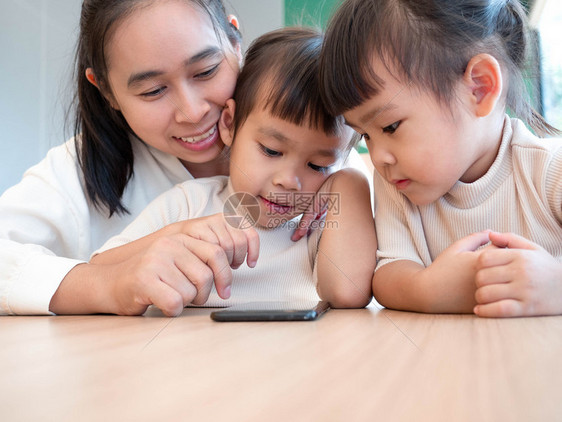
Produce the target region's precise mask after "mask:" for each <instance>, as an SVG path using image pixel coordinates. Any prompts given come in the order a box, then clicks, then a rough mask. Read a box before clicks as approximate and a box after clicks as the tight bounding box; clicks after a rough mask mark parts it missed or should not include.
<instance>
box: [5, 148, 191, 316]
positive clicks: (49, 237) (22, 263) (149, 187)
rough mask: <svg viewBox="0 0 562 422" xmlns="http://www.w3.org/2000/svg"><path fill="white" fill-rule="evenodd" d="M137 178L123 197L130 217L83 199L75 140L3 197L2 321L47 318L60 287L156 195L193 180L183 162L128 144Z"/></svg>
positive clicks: (153, 150) (154, 150) (31, 169)
mask: <svg viewBox="0 0 562 422" xmlns="http://www.w3.org/2000/svg"><path fill="white" fill-rule="evenodd" d="M131 142H132V145H133V152H134V157H135V162H134V176H133V178H132V179H131V181H130V182H129V184H128V185H127V188H126V189H125V192H124V195H123V204H124V206H125V207H126V208H127V209H128V210H129V212H130V214H125V215H115V214H114V215H113V216H112V217H111V218H107V212H106V211H105V210H104V211H101V212H100V211H99V210H98V209H97V208H95V207H94V206H93V205H92V204H91V203H90V201H89V200H88V199H87V197H86V194H85V187H84V184H83V181H82V176H81V172H80V168H79V167H78V164H77V161H76V152H75V148H74V140H73V139H71V140H70V141H68V142H66V143H65V144H63V145H60V146H58V147H55V148H53V149H51V150H50V151H49V153H48V154H47V156H46V157H45V159H43V160H42V161H41V162H40V163H39V164H37V165H36V166H34V167H32V168H30V169H29V170H27V171H26V172H25V174H24V176H23V179H22V181H21V182H20V183H19V184H17V185H15V186H13V187H12V188H10V189H8V190H7V191H6V192H5V193H4V194H3V195H2V196H1V197H0V315H2V314H4V315H5V314H8V315H9V314H49V313H50V312H49V303H50V301H51V298H52V297H53V295H54V293H55V291H56V290H57V288H58V287H59V285H60V283H61V281H62V279H63V278H64V277H65V276H66V274H67V273H68V272H69V271H70V270H71V269H72V268H73V267H74V266H75V265H77V264H79V263H81V262H84V261H87V260H88V259H89V257H90V255H91V253H92V251H94V250H95V249H97V248H99V247H100V246H101V245H102V244H103V243H104V242H105V241H106V240H107V239H108V238H109V237H111V236H113V235H115V234H117V233H120V232H121V230H123V228H124V227H125V226H126V225H127V224H128V223H130V222H131V221H132V220H133V218H134V217H136V216H137V215H138V214H139V213H140V212H141V211H142V210H143V209H144V208H145V207H146V205H148V203H149V202H150V201H151V200H152V199H154V198H155V197H156V196H158V195H159V194H160V193H162V192H164V191H166V190H167V189H170V188H171V187H172V186H174V185H176V184H177V183H180V182H182V181H184V180H186V179H190V178H192V177H191V175H190V174H189V173H188V171H187V170H186V169H185V167H184V166H183V165H182V164H181V162H180V161H179V160H178V159H177V158H176V157H173V156H171V155H168V154H165V153H162V152H160V151H158V150H156V149H154V148H152V147H150V146H148V145H146V144H144V143H143V142H141V141H139V140H138V139H132V140H131Z"/></svg>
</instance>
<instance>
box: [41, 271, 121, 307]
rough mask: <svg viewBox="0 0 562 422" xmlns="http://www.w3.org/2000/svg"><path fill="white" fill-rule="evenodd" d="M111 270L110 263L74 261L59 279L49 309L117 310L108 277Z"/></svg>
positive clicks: (111, 275)
mask: <svg viewBox="0 0 562 422" xmlns="http://www.w3.org/2000/svg"><path fill="white" fill-rule="evenodd" d="M114 270H115V268H113V266H109V265H94V264H87V263H84V264H79V265H77V266H76V267H74V268H73V269H72V270H71V271H69V272H68V274H67V275H66V277H65V278H64V279H63V280H62V282H61V284H60V286H59V288H58V289H57V291H56V292H55V294H54V295H53V297H52V298H51V303H50V305H49V310H50V311H51V312H53V313H55V314H93V313H116V312H117V311H116V307H115V306H114V304H113V295H112V294H111V289H112V283H111V281H110V280H111V279H112V277H113V271H114Z"/></svg>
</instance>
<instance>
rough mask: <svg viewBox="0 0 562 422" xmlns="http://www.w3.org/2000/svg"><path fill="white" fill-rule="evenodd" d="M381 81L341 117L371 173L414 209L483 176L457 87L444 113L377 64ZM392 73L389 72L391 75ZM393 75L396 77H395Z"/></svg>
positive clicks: (481, 157) (482, 157)
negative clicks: (360, 139)
mask: <svg viewBox="0 0 562 422" xmlns="http://www.w3.org/2000/svg"><path fill="white" fill-rule="evenodd" d="M374 70H375V72H377V74H378V75H379V76H381V77H382V78H383V80H384V81H385V84H384V87H383V88H382V89H381V91H380V93H379V95H376V96H374V97H371V98H370V99H369V100H367V101H365V102H364V103H363V104H361V105H360V106H358V107H356V108H354V109H352V110H350V111H348V112H346V113H344V117H345V119H346V121H347V122H348V124H350V126H352V127H353V128H354V129H355V130H357V131H358V132H359V133H361V134H364V135H365V141H366V143H367V147H368V149H369V154H370V156H371V160H372V162H373V164H374V165H375V168H376V170H377V171H378V172H379V173H380V174H381V175H382V176H383V177H384V178H385V179H386V180H387V181H388V182H389V183H391V184H393V185H394V186H395V187H396V189H398V190H399V191H400V192H401V193H403V194H404V195H405V196H406V197H407V198H408V199H409V200H410V201H411V202H413V203H414V204H416V205H423V204H428V203H431V202H433V201H435V200H437V199H438V198H440V197H441V196H443V195H444V194H446V193H447V192H448V191H449V190H450V189H451V188H452V186H453V185H454V184H455V183H456V182H457V181H458V180H461V181H463V182H466V183H469V182H472V181H474V180H476V179H477V178H479V177H481V176H482V175H483V174H484V173H485V171H486V170H487V167H486V163H488V158H487V156H486V154H488V151H486V149H485V146H484V145H483V144H482V142H480V141H479V139H481V138H482V134H480V133H476V131H475V130H474V129H473V128H474V119H475V116H473V115H472V114H471V113H470V112H469V111H468V110H469V107H466V102H465V101H466V98H468V97H467V95H465V91H464V88H463V86H461V85H462V84H459V96H458V98H459V101H460V103H456V105H451V107H452V109H451V107H447V106H445V105H443V104H441V103H439V102H438V101H437V99H436V98H435V97H434V96H433V95H431V94H428V93H427V92H422V91H420V90H417V89H416V88H415V87H411V86H408V85H407V84H403V83H401V82H400V81H398V80H396V79H395V78H394V77H392V76H391V74H390V73H389V72H388V71H387V70H386V69H385V68H384V66H383V65H382V64H381V63H380V62H375V63H374ZM393 73H394V72H393ZM395 74H397V73H395Z"/></svg>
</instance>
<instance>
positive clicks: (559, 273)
mask: <svg viewBox="0 0 562 422" xmlns="http://www.w3.org/2000/svg"><path fill="white" fill-rule="evenodd" d="M490 241H491V242H492V245H494V246H495V248H487V249H485V250H484V251H482V253H481V254H480V256H479V259H478V262H477V272H476V277H475V283H476V287H477V290H476V294H475V297H476V301H477V303H478V305H477V306H475V307H474V313H475V314H477V315H478V316H482V317H513V316H531V315H559V314H562V263H561V262H560V261H558V260H556V259H555V258H554V257H553V256H552V255H550V254H549V253H548V252H547V251H546V250H544V249H543V248H542V247H540V246H539V245H537V244H536V243H533V242H531V241H529V240H527V239H525V238H523V237H521V236H518V235H515V234H513V233H495V232H491V233H490Z"/></svg>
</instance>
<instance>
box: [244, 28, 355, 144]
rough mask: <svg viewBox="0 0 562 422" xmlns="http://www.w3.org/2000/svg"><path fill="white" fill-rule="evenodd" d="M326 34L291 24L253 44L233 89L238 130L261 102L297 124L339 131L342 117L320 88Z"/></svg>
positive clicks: (279, 115) (328, 131) (270, 109)
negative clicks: (328, 106) (336, 114)
mask: <svg viewBox="0 0 562 422" xmlns="http://www.w3.org/2000/svg"><path fill="white" fill-rule="evenodd" d="M322 39H323V38H322V34H320V33H319V32H317V31H315V30H313V29H309V28H299V27H293V28H291V27H287V28H283V29H279V30H276V31H272V32H268V33H267V34H265V35H262V36H260V37H259V38H257V39H256V40H255V41H254V42H253V43H252V44H251V45H250V47H249V48H248V51H247V52H246V56H245V61H244V66H243V67H242V70H241V72H240V75H239V77H238V82H237V84H236V89H235V91H234V100H235V101H236V109H235V119H234V134H236V132H237V130H238V129H239V128H240V127H241V126H242V125H243V124H244V122H245V121H246V119H247V118H248V116H249V115H250V113H251V112H252V111H253V110H254V109H255V108H256V107H262V108H263V109H266V110H267V111H268V112H269V113H270V114H271V115H272V116H274V117H278V118H280V119H283V120H286V121H288V122H291V123H294V124H296V125H303V124H306V125H307V126H309V127H311V128H314V129H317V130H322V131H323V132H324V133H326V134H329V135H334V134H337V133H339V131H340V130H341V129H342V128H343V127H344V125H345V124H344V121H343V117H341V116H339V117H334V116H333V115H332V114H330V113H329V112H328V111H327V109H326V107H325V106H324V103H323V101H322V97H321V95H320V90H319V81H318V70H319V63H320V51H321V47H322ZM351 146H352V145H350V147H351Z"/></svg>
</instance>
